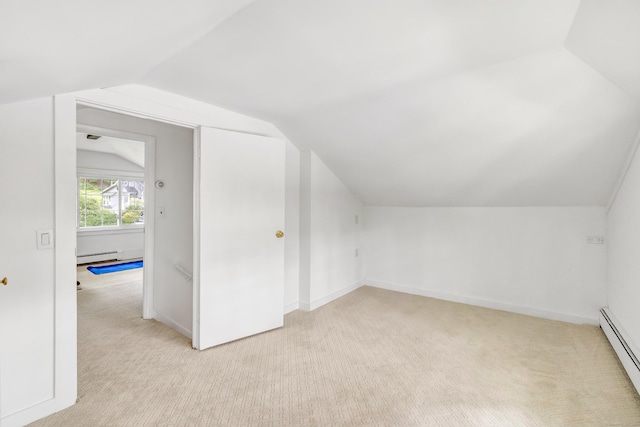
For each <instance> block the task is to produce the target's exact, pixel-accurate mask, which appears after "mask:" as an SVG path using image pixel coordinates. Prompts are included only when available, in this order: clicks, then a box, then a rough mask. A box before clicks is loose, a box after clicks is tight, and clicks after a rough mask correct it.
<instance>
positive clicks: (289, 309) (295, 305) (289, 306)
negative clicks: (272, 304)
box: [284, 301, 300, 314]
mask: <svg viewBox="0 0 640 427" xmlns="http://www.w3.org/2000/svg"><path fill="white" fill-rule="evenodd" d="M299 308H300V302H298V301H295V302H292V303H290V304H285V306H284V314H289V313H291V312H292V311H296V310H298V309H299Z"/></svg>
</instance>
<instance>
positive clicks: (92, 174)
mask: <svg viewBox="0 0 640 427" xmlns="http://www.w3.org/2000/svg"><path fill="white" fill-rule="evenodd" d="M80 178H85V179H92V178H95V179H116V180H118V195H117V197H118V223H119V224H118V225H107V226H92V227H80ZM123 180H124V181H142V182H145V180H144V173H136V172H123V171H111V170H104V169H86V168H78V170H77V176H76V195H77V196H76V230H77V232H78V233H96V232H106V233H109V232H114V231H123V230H139V229H143V228H144V224H139V223H135V224H126V225H125V224H123V223H122V181H123ZM145 186H146V182H145ZM145 205H146V201H145Z"/></svg>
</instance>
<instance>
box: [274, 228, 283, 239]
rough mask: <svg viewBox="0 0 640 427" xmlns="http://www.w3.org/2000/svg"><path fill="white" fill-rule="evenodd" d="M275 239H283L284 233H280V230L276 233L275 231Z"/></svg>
mask: <svg viewBox="0 0 640 427" xmlns="http://www.w3.org/2000/svg"><path fill="white" fill-rule="evenodd" d="M276 237H277V238H278V239H281V238H283V237H284V233H283V232H282V230H278V231H276Z"/></svg>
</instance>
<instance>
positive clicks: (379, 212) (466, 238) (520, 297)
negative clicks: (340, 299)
mask: <svg viewBox="0 0 640 427" xmlns="http://www.w3.org/2000/svg"><path fill="white" fill-rule="evenodd" d="M365 230H366V231H365V236H366V239H365V240H366V249H367V258H366V263H367V264H366V270H367V280H366V283H367V284H371V285H374V286H379V287H384V288H388V289H395V290H400V291H404V292H409V293H415V294H419V295H425V296H433V297H436V298H441V299H447V300H452V301H459V302H466V303H470V304H476V305H480V306H487V307H492V308H498V309H504V310H508V311H514V312H520V313H525V314H532V315H536V316H541V317H548V318H552V319H558V320H566V321H573V322H578V323H582V322H588V323H596V322H597V318H598V310H599V309H600V308H601V307H603V306H604V305H606V288H605V286H606V271H607V270H606V262H607V249H606V246H605V245H588V244H586V238H587V236H588V235H597V236H604V235H605V212H604V209H603V208H598V207H593V208H592V207H575V208H553V207H549V208H547V207H532V208H386V207H367V208H365Z"/></svg>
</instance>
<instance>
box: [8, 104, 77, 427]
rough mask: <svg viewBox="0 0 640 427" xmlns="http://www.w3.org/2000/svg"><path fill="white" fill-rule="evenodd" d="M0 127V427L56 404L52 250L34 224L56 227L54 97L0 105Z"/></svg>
mask: <svg viewBox="0 0 640 427" xmlns="http://www.w3.org/2000/svg"><path fill="white" fill-rule="evenodd" d="M0 130H1V131H0V159H2V164H1V165H0V201H1V203H2V208H1V209H0V236H1V242H0V279H2V278H3V277H7V279H8V284H7V286H3V285H0V425H3V426H11V425H23V424H26V423H28V422H30V421H33V420H35V419H36V418H34V414H37V413H45V414H46V413H47V412H52V411H53V409H52V407H53V406H55V403H54V401H53V399H54V369H53V367H54V330H53V326H52V325H53V324H54V323H55V315H54V292H53V285H54V276H55V274H54V253H53V249H41V250H38V249H37V247H36V230H38V229H52V228H53V227H54V186H53V156H54V151H53V150H54V146H53V102H52V99H51V98H47V99H39V100H35V101H29V102H22V103H17V104H10V105H1V106H0ZM69 285H70V286H71V287H73V288H75V283H70V284H69ZM73 297H74V298H75V290H74V294H73ZM74 304H75V301H74ZM29 408H31V410H32V411H33V413H27V412H25V411H28V410H29Z"/></svg>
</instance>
